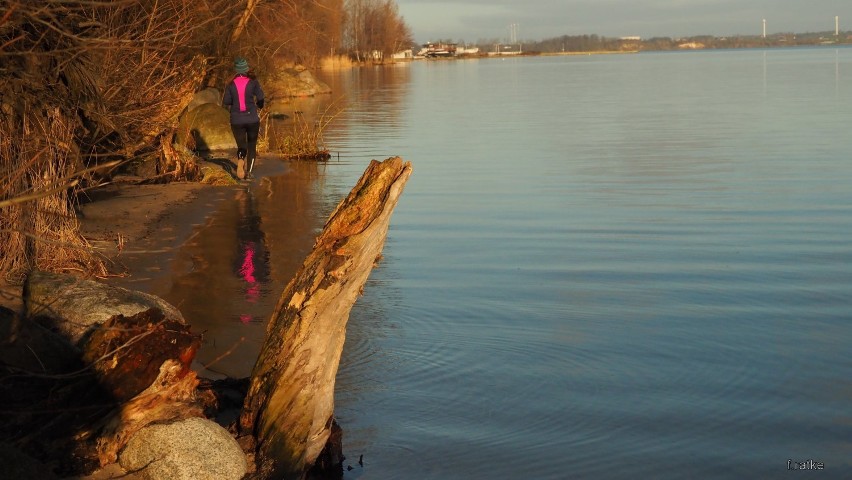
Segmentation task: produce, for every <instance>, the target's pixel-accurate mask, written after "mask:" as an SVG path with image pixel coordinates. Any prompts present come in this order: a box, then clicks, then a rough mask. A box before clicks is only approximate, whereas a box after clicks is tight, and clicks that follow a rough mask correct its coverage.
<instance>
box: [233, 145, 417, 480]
mask: <svg viewBox="0 0 852 480" xmlns="http://www.w3.org/2000/svg"><path fill="white" fill-rule="evenodd" d="M411 171H412V168H411V164H410V163H408V162H405V163H404V162H403V160H402V159H401V158H399V157H394V158H389V159H387V160H385V161H384V162H377V161H375V160H374V161H373V162H372V163H371V164H370V166H369V167H368V168H367V170H366V171H365V172H364V174H363V175H362V177H361V179H360V180H359V181H358V183H357V185H355V187H354V188H353V189H352V191H351V192H350V193H349V196H348V197H347V198H346V199H344V200H343V201H342V202H341V203H340V204H339V205H338V206H337V208H336V209H335V211H334V212H333V213H332V214H331V217H330V218H329V220H328V222H327V223H326V225H325V228H324V229H323V231H322V233H321V234H320V235H319V237H318V238H317V240H316V243H315V245H314V248H313V251H312V252H311V253H310V254H309V255H308V257H307V258H306V259H305V262H304V264H303V265H302V267H301V269H300V270H299V271H298V272H297V273H296V276H295V277H294V278H293V280H291V281H290V283H289V284H288V285H287V287H286V288H285V289H284V292H283V293H282V295H281V298H280V299H279V301H278V305H277V306H276V308H275V311H274V312H273V314H272V318H271V319H270V322H269V326H268V328H267V334H266V340H265V343H264V346H263V348H262V350H261V353H260V356H259V358H258V360H257V363H256V364H255V367H254V370H253V372H252V378H251V385H250V387H249V392H248V395H247V397H246V401H245V404H244V406H243V413H242V416H241V418H240V425H241V428H242V430H243V431H244V432H246V433H252V434H254V435H255V436H256V438H257V443H258V456H257V459H258V470H259V472H260V473H261V474H262V475H264V476H268V478H284V479H298V478H302V477H303V475H304V474H305V472H306V471H307V470H308V469H309V468H310V467H311V466H312V465H313V463H314V462H315V461H316V459H317V457H318V455H319V454H320V452H321V451H322V450H323V448H324V446H325V445H326V441H327V440H328V438H329V434H330V428H331V425H332V420H333V418H332V417H333V413H334V382H335V376H336V375H337V368H338V364H339V361H340V354H341V352H342V350H343V342H344V337H345V332H346V322H347V321H348V319H349V312H350V310H351V308H352V305H353V304H354V303H355V300H356V298H357V297H358V295H359V294H360V293H361V291H362V289H363V286H364V283H365V282H366V281H367V277H368V276H369V274H370V271H371V270H372V268H373V265H374V264H375V262H376V261H377V260H378V258H379V257H380V254H381V251H382V248H383V246H384V242H385V237H386V235H387V230H388V225H389V222H390V217H391V214H392V213H393V209H394V208H395V207H396V204H397V201H398V199H399V196H400V195H401V193H402V190H403V187H404V186H405V183H406V181H407V180H408V177H409V176H410V175H411Z"/></svg>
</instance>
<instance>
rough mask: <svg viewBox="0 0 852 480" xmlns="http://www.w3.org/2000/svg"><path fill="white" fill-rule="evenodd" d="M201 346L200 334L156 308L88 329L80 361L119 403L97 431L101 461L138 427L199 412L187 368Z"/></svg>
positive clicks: (111, 459) (107, 460)
mask: <svg viewBox="0 0 852 480" xmlns="http://www.w3.org/2000/svg"><path fill="white" fill-rule="evenodd" d="M200 346H201V338H200V337H199V336H197V335H193V334H192V333H190V331H189V326H187V325H183V324H181V323H178V322H177V321H175V320H170V319H167V318H164V315H163V312H162V311H160V310H159V309H156V308H152V309H150V310H146V311H144V312H140V313H139V314H137V315H133V316H131V317H125V316H123V315H116V316H115V317H113V318H111V319H109V320H108V321H107V322H106V323H104V324H103V325H101V326H99V327H98V328H97V329H96V330H95V331H93V332H92V333H91V335H90V336H89V337H88V339H87V340H86V342H85V344H84V345H83V361H84V362H85V363H86V364H88V365H91V368H92V370H93V371H94V373H95V377H96V378H97V380H98V384H99V385H100V387H101V388H102V389H103V390H104V391H105V392H106V393H107V394H109V395H110V396H111V397H112V398H113V399H114V400H115V401H116V402H117V403H118V405H119V406H118V407H117V408H116V409H115V410H113V411H112V412H111V413H110V414H109V415H108V416H107V417H106V421H105V422H104V424H103V430H102V431H101V432H100V435H99V436H98V440H97V450H98V460H99V462H100V464H101V465H106V464H107V463H111V462H114V461H115V460H116V456H117V454H118V452H119V451H120V450H121V448H122V447H124V445H125V444H126V443H127V441H128V440H129V439H130V437H131V436H132V435H133V434H134V433H135V432H137V431H138V430H139V429H141V428H142V427H144V426H146V425H148V424H151V423H154V422H163V421H168V420H174V419H182V418H189V417H193V416H201V415H202V414H203V408H202V407H201V405H200V404H198V403H197V402H196V401H195V389H196V387H197V386H198V379H197V378H196V376H195V372H193V371H192V369H191V368H190V364H191V363H192V360H193V359H194V358H195V353H196V352H197V351H198V348H199V347H200Z"/></svg>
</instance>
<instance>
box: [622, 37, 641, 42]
mask: <svg viewBox="0 0 852 480" xmlns="http://www.w3.org/2000/svg"><path fill="white" fill-rule="evenodd" d="M619 40H622V41H625V42H640V41H642V37H639V36H635V37H621V38H619Z"/></svg>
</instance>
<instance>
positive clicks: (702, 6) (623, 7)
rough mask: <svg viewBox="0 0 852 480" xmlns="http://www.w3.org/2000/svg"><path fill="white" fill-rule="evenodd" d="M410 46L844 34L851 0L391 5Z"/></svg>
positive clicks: (414, 1)
mask: <svg viewBox="0 0 852 480" xmlns="http://www.w3.org/2000/svg"><path fill="white" fill-rule="evenodd" d="M397 4H398V5H399V11H400V14H402V16H403V17H404V18H405V21H406V23H408V25H409V26H410V27H411V29H412V30H413V32H414V39H415V41H417V42H418V43H424V42H427V41H433V40H438V39H452V40H455V41H462V40H463V41H466V42H469V43H473V42H476V41H477V40H479V39H495V38H496V39H509V38H510V36H511V35H510V31H511V29H510V27H509V26H510V25H512V24H517V27H516V32H517V38H518V39H519V40H542V39H545V38H550V37H559V36H562V35H586V34H589V35H591V34H598V35H602V36H606V37H623V36H635V35H639V36H641V37H643V38H650V37H685V36H693V35H716V36H725V35H737V34H741V35H760V34H761V33H762V30H763V19H766V31H767V34H772V33H778V32H795V33H803V32H816V31H832V32H833V31H834V17H835V16H839V17H840V30H841V31H843V30H852V0H458V1H448V0H397Z"/></svg>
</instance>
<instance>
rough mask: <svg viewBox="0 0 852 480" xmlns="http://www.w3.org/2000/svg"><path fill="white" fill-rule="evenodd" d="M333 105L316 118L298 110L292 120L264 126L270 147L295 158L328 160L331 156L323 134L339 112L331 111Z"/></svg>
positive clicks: (286, 156)
mask: <svg viewBox="0 0 852 480" xmlns="http://www.w3.org/2000/svg"><path fill="white" fill-rule="evenodd" d="M331 108H332V106H330V107H329V108H327V109H326V110H325V111H324V112H322V113H321V114H320V115H318V117H317V118H316V120H311V119H309V118H307V116H306V115H304V114H302V113H300V112H296V114H295V115H294V116H293V119H292V121H288V122H287V123H286V124H284V125H281V126H279V127H277V128H272V129H270V128H268V121H267V123H266V125H267V128H264V130H265V134H264V136H265V137H267V142H268V143H269V146H270V149H271V150H272V151H275V152H276V153H279V154H281V155H282V156H283V157H285V158H289V159H295V160H327V159H328V158H330V156H331V155H330V154H329V152H328V149H327V148H326V147H325V141H324V139H323V135H324V132H325V129H326V128H327V127H328V125H329V124H330V123H331V122H332V121H333V120H334V119H335V118H336V116H337V115H338V114H339V112H337V113H330V112H331Z"/></svg>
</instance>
